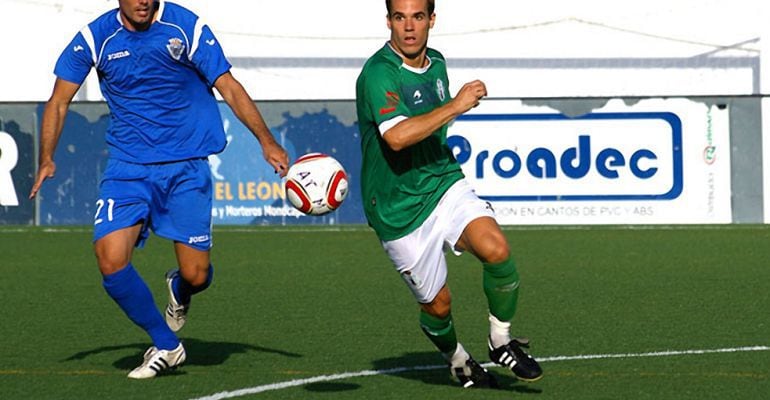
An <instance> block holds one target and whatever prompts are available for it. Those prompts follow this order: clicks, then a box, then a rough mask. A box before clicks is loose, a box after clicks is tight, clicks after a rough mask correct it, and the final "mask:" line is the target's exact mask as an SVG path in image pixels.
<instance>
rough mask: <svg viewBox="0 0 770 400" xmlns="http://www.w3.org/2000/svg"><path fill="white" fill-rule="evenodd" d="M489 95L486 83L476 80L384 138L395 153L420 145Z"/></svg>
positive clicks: (388, 133)
mask: <svg viewBox="0 0 770 400" xmlns="http://www.w3.org/2000/svg"><path fill="white" fill-rule="evenodd" d="M486 95H487V88H486V86H485V85H484V82H482V81H479V80H475V81H473V82H468V83H466V84H465V85H463V87H462V88H460V91H459V92H458V93H457V96H455V98H453V99H452V100H450V101H449V102H447V103H446V104H444V105H443V106H441V107H438V108H436V109H435V110H433V111H431V112H428V113H425V114H422V115H418V116H415V117H410V118H407V119H404V120H402V121H400V122H399V123H397V124H396V125H394V126H393V127H391V128H389V129H388V130H387V131H385V132H382V138H383V139H385V142H386V143H387V144H388V146H389V147H390V148H391V149H392V150H394V151H400V150H403V149H405V148H407V147H409V146H412V145H414V144H415V143H419V142H420V141H422V140H423V139H425V138H427V137H428V136H430V135H431V134H433V132H435V131H436V130H438V129H439V128H441V127H442V126H444V125H445V124H448V123H449V122H451V121H452V120H453V119H455V118H457V117H458V116H460V115H461V114H463V113H465V112H466V111H468V110H470V109H471V108H473V107H476V106H477V105H479V100H481V98H482V97H484V96H486Z"/></svg>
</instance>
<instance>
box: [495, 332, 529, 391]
mask: <svg viewBox="0 0 770 400" xmlns="http://www.w3.org/2000/svg"><path fill="white" fill-rule="evenodd" d="M487 343H488V344H489V358H490V359H491V360H492V361H493V362H494V363H495V364H497V365H500V366H502V367H505V368H508V369H510V370H511V372H513V375H515V376H516V378H518V379H519V380H522V381H525V382H534V381H537V380H539V379H540V378H542V377H543V370H542V369H541V368H540V365H539V364H538V363H537V361H535V359H534V358H532V356H530V355H529V354H527V352H525V351H524V350H523V349H522V347H529V340H528V339H525V338H515V339H513V340H511V341H510V342H508V344H505V345H502V346H500V347H498V348H493V347H492V342H491V341H489V340H487Z"/></svg>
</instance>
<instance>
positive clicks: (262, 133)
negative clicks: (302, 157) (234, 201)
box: [214, 71, 289, 177]
mask: <svg viewBox="0 0 770 400" xmlns="http://www.w3.org/2000/svg"><path fill="white" fill-rule="evenodd" d="M214 87H215V88H216V89H217V91H218V92H219V94H221V95H222V98H223V99H224V100H225V103H227V105H228V106H230V108H231V109H232V110H233V113H235V116H236V117H238V119H239V120H241V122H243V124H244V125H246V127H247V128H249V130H250V131H251V133H252V134H254V136H255V137H256V138H257V140H258V141H259V144H260V145H261V146H262V154H264V156H265V160H266V161H267V162H268V163H269V164H270V165H272V166H273V169H275V172H277V173H279V174H280V175H281V176H282V177H283V176H286V172H287V171H288V165H289V156H288V155H287V154H286V150H284V149H283V147H281V145H279V144H278V142H276V141H275V138H274V137H273V134H272V133H270V130H269V129H268V128H267V124H265V120H264V119H263V118H262V114H260V112H259V109H258V108H257V106H256V105H255V104H254V102H253V101H252V100H251V98H250V97H249V95H248V93H246V89H244V88H243V85H241V83H240V82H238V81H237V80H236V79H235V78H234V77H233V75H232V74H231V73H230V72H229V71H228V72H225V73H224V74H222V75H220V76H219V78H217V80H216V81H214Z"/></svg>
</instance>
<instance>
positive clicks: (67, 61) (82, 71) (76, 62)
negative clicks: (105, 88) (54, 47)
mask: <svg viewBox="0 0 770 400" xmlns="http://www.w3.org/2000/svg"><path fill="white" fill-rule="evenodd" d="M94 59H95V57H94V54H93V49H92V48H91V46H90V45H89V44H88V42H87V41H86V39H85V37H84V36H83V32H82V31H81V32H78V34H77V35H75V38H74V39H72V41H71V42H70V44H68V45H67V47H66V48H65V49H64V51H62V53H61V55H60V56H59V59H58V60H57V61H56V66H55V67H54V70H53V73H54V74H55V75H56V76H57V77H59V78H61V79H64V80H65V81H69V82H72V83H77V84H78V85H80V84H82V83H83V81H85V80H86V77H87V76H88V73H89V72H91V67H93V65H94Z"/></svg>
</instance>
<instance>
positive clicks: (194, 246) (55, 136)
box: [30, 0, 289, 379]
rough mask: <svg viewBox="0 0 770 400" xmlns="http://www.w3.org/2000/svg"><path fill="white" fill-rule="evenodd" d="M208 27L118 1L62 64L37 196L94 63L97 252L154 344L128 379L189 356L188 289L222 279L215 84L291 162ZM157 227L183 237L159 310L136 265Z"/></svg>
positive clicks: (119, 296) (170, 10) (110, 288)
mask: <svg viewBox="0 0 770 400" xmlns="http://www.w3.org/2000/svg"><path fill="white" fill-rule="evenodd" d="M230 67H231V65H230V63H229V62H228V61H227V59H226V58H225V56H224V54H223V51H222V48H221V47H220V45H219V42H218V41H217V39H216V37H215V36H214V34H213V33H212V32H211V30H210V29H209V27H208V26H207V25H206V24H205V23H204V22H203V21H201V19H200V18H198V16H196V15H195V14H194V13H192V12H191V11H189V10H187V9H185V8H183V7H181V6H179V5H177V4H174V3H171V2H167V1H163V0H118V8H117V9H114V10H111V11H108V12H107V13H105V14H104V15H102V16H100V17H98V18H96V19H95V20H94V21H92V22H91V23H89V24H88V25H87V26H86V27H84V28H83V29H82V30H81V31H80V32H79V33H77V34H76V35H75V38H74V39H73V40H72V42H70V44H69V45H68V46H67V48H66V49H65V50H64V51H63V52H62V54H61V56H60V57H59V60H58V61H57V63H56V67H55V69H54V73H55V74H56V77H57V79H56V82H55V84H54V88H53V93H52V94H51V98H50V99H49V100H48V102H47V103H46V107H45V111H44V113H43V121H42V126H41V131H40V160H39V166H38V172H37V177H36V180H35V183H34V185H33V187H32V190H31V192H30V198H33V197H34V196H35V195H36V194H37V192H38V191H39V190H40V187H41V185H42V184H43V182H44V181H45V180H46V179H47V178H51V177H53V176H54V173H55V171H56V164H55V163H54V161H53V156H54V152H55V149H56V145H57V143H58V140H59V137H60V135H61V131H62V126H63V123H64V118H65V115H66V114H67V110H68V108H69V104H70V103H71V101H72V98H73V96H74V95H75V93H76V92H77V91H78V89H79V88H80V85H81V84H82V83H83V81H84V80H85V78H86V76H87V75H88V73H89V72H90V70H91V68H96V71H97V73H98V76H99V82H100V87H101V91H102V94H103V96H104V98H105V99H106V101H107V104H108V106H109V108H110V112H111V123H110V127H109V129H108V130H107V135H106V141H107V145H108V148H109V159H108V162H107V168H106V170H105V171H104V174H103V177H102V181H101V183H100V189H99V198H98V199H97V202H96V204H97V212H96V215H95V217H94V237H93V240H94V251H95V253H96V258H97V262H98V265H99V270H100V271H101V273H102V275H103V286H104V289H105V290H106V291H107V294H108V295H109V296H110V297H111V298H112V299H113V300H114V301H115V302H116V303H117V304H118V306H120V308H121V309H122V310H123V312H125V313H126V315H127V316H128V317H129V318H130V319H131V321H133V322H134V323H135V324H136V325H138V326H139V327H141V328H142V329H144V330H145V331H146V332H147V334H148V335H149V336H150V338H151V339H152V342H153V346H151V347H150V348H149V349H148V350H147V351H146V352H145V354H144V361H143V362H142V364H141V365H140V366H139V367H137V368H135V369H134V370H132V371H131V372H130V373H129V374H128V377H129V378H137V379H142V378H152V377H154V376H156V375H157V373H158V372H160V371H162V370H165V369H168V368H173V367H176V366H178V365H180V364H181V363H183V362H184V360H185V358H186V354H185V350H184V347H183V346H182V343H181V342H180V340H179V338H178V337H177V336H176V334H175V331H178V330H179V329H180V328H181V327H182V325H183V324H184V323H185V321H186V318H187V311H188V309H189V306H190V299H191V296H192V295H194V294H196V293H199V292H200V291H202V290H205V289H206V288H207V287H208V286H209V285H210V284H211V280H212V277H213V273H214V270H213V267H212V266H211V261H210V254H209V251H210V248H211V202H212V200H211V196H212V184H211V172H210V169H209V164H208V161H207V157H208V156H209V155H211V154H215V153H219V152H221V151H222V150H224V148H225V133H224V130H223V126H222V118H221V116H220V113H219V109H218V105H217V101H216V98H215V97H214V94H213V91H212V87H213V88H216V89H217V91H218V92H219V93H220V95H221V96H222V98H223V99H224V100H225V102H226V103H227V104H228V105H229V106H230V107H231V108H232V110H233V112H234V113H235V115H236V116H237V117H238V118H239V119H240V120H241V121H242V122H243V123H244V124H245V125H246V126H247V127H248V128H249V129H250V130H251V132H252V133H253V134H254V136H255V137H256V138H257V140H258V141H259V144H260V145H261V147H262V153H263V155H264V158H265V160H266V161H267V162H268V163H269V164H270V165H272V166H273V168H274V169H275V171H276V172H277V173H279V174H280V176H285V175H286V171H287V168H288V164H289V159H288V155H287V153H286V151H285V150H284V149H283V148H282V147H281V146H280V145H279V144H278V143H277V142H276V141H275V139H274V138H273V136H272V134H271V133H270V131H269V130H268V128H267V126H266V125H265V122H264V120H263V119H262V116H261V114H260V112H259V110H258V109H257V107H256V106H255V105H254V102H253V101H252V100H251V99H250V97H249V95H248V94H247V93H246V91H245V90H244V88H243V86H242V85H241V84H240V83H239V82H238V81H237V80H236V79H235V78H234V77H233V76H232V74H231V73H230ZM149 230H152V231H153V232H155V234H157V235H159V236H161V237H165V238H168V239H170V240H173V241H174V250H175V253H176V258H177V262H178V269H175V270H171V271H169V272H168V273H167V274H166V283H167V286H168V290H169V303H168V306H167V307H166V316H165V320H164V317H163V316H162V315H161V313H160V312H159V310H158V309H157V307H156V306H155V302H154V300H153V296H152V294H151V292H150V290H149V289H148V287H147V285H146V284H145V282H144V281H143V280H142V278H141V277H140V276H139V274H138V273H137V271H136V270H135V269H134V266H133V265H132V263H131V258H132V253H133V249H134V247H140V246H141V245H142V244H143V243H144V241H145V240H146V239H147V237H148V236H149Z"/></svg>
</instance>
